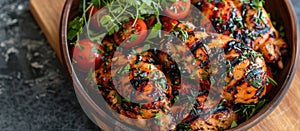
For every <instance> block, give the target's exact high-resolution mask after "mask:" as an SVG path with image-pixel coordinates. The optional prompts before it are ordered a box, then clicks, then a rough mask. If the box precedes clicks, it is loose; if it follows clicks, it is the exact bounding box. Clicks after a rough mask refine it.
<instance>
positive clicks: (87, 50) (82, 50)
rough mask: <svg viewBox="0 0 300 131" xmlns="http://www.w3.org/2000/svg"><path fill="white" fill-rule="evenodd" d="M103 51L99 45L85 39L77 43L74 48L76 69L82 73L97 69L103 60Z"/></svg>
mask: <svg viewBox="0 0 300 131" xmlns="http://www.w3.org/2000/svg"><path fill="white" fill-rule="evenodd" d="M101 50H103V48H101V47H100V46H99V45H98V44H95V43H94V42H92V41H90V40H88V39H83V40H80V41H79V42H77V44H76V45H75V46H74V47H73V54H72V56H73V60H74V62H75V65H76V66H75V67H76V69H78V70H79V71H81V72H88V71H89V70H90V69H95V68H97V67H98V66H99V64H100V60H101V53H100V52H99V51H101Z"/></svg>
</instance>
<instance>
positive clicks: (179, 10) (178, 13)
mask: <svg viewBox="0 0 300 131" xmlns="http://www.w3.org/2000/svg"><path fill="white" fill-rule="evenodd" d="M190 10H191V0H179V1H176V2H174V3H172V4H169V5H168V6H167V7H166V8H165V10H164V11H165V13H166V14H167V16H169V17H171V18H173V19H177V20H178V19H183V18H184V17H186V16H187V15H188V14H189V13H190Z"/></svg>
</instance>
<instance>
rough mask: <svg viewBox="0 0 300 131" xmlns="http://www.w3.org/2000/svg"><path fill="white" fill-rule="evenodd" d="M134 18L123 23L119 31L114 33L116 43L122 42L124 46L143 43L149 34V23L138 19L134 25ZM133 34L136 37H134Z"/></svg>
mask: <svg viewBox="0 0 300 131" xmlns="http://www.w3.org/2000/svg"><path fill="white" fill-rule="evenodd" d="M133 23H134V19H130V21H129V22H126V23H124V24H123V27H121V28H120V30H119V31H118V32H115V33H114V40H115V42H116V43H118V44H121V43H122V46H123V47H127V48H129V47H133V46H135V45H137V44H139V43H141V42H142V41H143V40H144V39H145V38H146V36H147V25H146V23H145V22H144V21H143V20H141V19H137V21H136V23H135V25H134V26H132V25H133ZM133 36H134V37H135V38H133Z"/></svg>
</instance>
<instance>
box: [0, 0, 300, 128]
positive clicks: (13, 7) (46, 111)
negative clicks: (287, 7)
mask: <svg viewBox="0 0 300 131" xmlns="http://www.w3.org/2000/svg"><path fill="white" fill-rule="evenodd" d="M292 2H293V4H294V6H295V7H297V8H295V10H296V11H297V15H298V16H299V15H300V8H298V7H300V1H299V0H292ZM28 5H29V1H28V0H0V130H99V129H98V128H97V127H96V126H95V125H94V124H93V123H92V122H91V121H90V120H89V119H88V118H87V117H86V116H85V114H84V112H83V111H82V109H81V107H80V105H79V103H78V102H77V99H76V96H75V93H74V91H73V87H72V84H71V82H70V79H69V78H68V76H67V73H66V71H65V70H64V69H63V68H62V66H61V65H60V63H59V61H58V58H57V57H56V55H55V53H54V52H53V50H52V49H51V47H50V46H49V44H48V43H47V41H46V39H45V37H44V35H43V34H42V32H41V30H40V28H39V27H38V25H37V23H36V22H35V20H34V19H33V17H32V15H31V14H30V12H29V9H28Z"/></svg>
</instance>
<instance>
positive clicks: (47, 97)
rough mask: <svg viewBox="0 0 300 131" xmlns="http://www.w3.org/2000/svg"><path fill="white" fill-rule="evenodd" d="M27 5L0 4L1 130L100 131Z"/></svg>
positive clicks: (16, 1) (3, 0)
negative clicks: (78, 97)
mask: <svg viewBox="0 0 300 131" xmlns="http://www.w3.org/2000/svg"><path fill="white" fill-rule="evenodd" d="M28 5H29V1H28V0H0V130H13V131H15V130H99V129H98V128H97V126H96V125H94V124H93V123H92V122H91V121H90V120H89V119H88V118H87V117H86V115H85V114H84V112H83V111H82V109H81V107H80V105H79V103H78V102H77V98H76V96H75V93H74V90H73V87H72V84H71V82H70V79H69V78H68V76H67V73H66V71H65V70H64V69H63V68H62V66H61V64H60V63H59V61H58V58H57V57H56V55H55V53H54V51H53V50H52V48H51V47H50V46H49V44H48V43H47V41H46V39H45V37H44V35H43V34H42V32H41V30H40V28H39V27H38V25H37V23H36V22H35V20H34V18H33V17H32V15H31V13H30V12H29V8H28Z"/></svg>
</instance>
